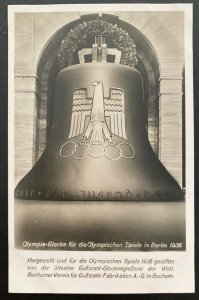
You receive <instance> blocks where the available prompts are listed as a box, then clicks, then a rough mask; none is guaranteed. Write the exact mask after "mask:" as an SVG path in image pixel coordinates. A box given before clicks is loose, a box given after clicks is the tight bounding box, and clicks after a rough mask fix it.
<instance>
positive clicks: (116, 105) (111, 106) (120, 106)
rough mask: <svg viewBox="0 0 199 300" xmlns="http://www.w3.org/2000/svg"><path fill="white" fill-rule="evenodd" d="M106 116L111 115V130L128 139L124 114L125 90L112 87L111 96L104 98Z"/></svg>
mask: <svg viewBox="0 0 199 300" xmlns="http://www.w3.org/2000/svg"><path fill="white" fill-rule="evenodd" d="M104 106H105V117H110V126H111V132H112V133H113V134H115V135H117V136H120V137H121V138H124V139H126V130H125V116H124V91H123V90H122V89H119V88H111V89H110V97H109V98H105V99H104Z"/></svg>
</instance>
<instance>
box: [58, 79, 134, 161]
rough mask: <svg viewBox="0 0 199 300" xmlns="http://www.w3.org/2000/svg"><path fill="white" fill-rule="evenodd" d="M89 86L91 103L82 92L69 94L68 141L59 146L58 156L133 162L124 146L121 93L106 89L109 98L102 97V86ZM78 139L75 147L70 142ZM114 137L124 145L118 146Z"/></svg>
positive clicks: (115, 89)
mask: <svg viewBox="0 0 199 300" xmlns="http://www.w3.org/2000/svg"><path fill="white" fill-rule="evenodd" d="M92 85H93V87H94V92H93V98H92V99H91V98H88V95H87V89H85V88H78V89H76V90H75V91H74V92H73V108H72V117H71V126H70V133H69V136H68V139H69V141H67V142H66V143H64V144H63V145H62V147H61V149H60V156H61V157H70V156H72V157H73V158H75V159H84V158H86V157H87V156H88V155H90V156H92V157H95V158H98V157H102V156H105V157H106V158H107V159H109V160H118V159H120V158H121V157H123V158H134V157H135V150H134V148H133V146H132V145H131V144H129V143H127V142H126V140H127V137H126V130H125V114H124V91H123V90H122V89H120V88H110V95H109V97H104V89H103V82H102V81H94V82H93V84H92ZM80 135H83V138H82V139H81V138H80V139H79V141H78V143H76V142H75V141H73V140H72V138H74V137H78V136H80ZM114 137H120V138H122V139H123V140H124V141H123V142H120V143H118V142H117V141H116V140H115V138H114ZM125 148H126V149H125ZM125 150H128V151H127V153H125V152H124V151H125ZM123 152H124V153H123Z"/></svg>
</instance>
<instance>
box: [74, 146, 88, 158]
mask: <svg viewBox="0 0 199 300" xmlns="http://www.w3.org/2000/svg"><path fill="white" fill-rule="evenodd" d="M83 146H84V147H86V149H87V152H86V154H85V155H84V156H82V157H77V156H75V155H74V154H75V152H76V151H77V148H78V147H83ZM88 149H89V148H88V145H86V144H81V145H76V149H75V152H74V153H73V158H75V159H85V158H86V157H87V156H88V154H89V152H88Z"/></svg>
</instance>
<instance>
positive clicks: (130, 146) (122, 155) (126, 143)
mask: <svg viewBox="0 0 199 300" xmlns="http://www.w3.org/2000/svg"><path fill="white" fill-rule="evenodd" d="M122 145H128V146H130V147H131V149H132V150H133V155H132V156H125V155H123V154H122V157H123V158H134V157H135V150H134V148H133V146H131V144H129V143H121V144H119V145H118V147H121V146H122ZM120 149H121V148H120ZM121 151H122V149H121Z"/></svg>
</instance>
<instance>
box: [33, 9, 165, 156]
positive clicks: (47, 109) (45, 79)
mask: <svg viewBox="0 0 199 300" xmlns="http://www.w3.org/2000/svg"><path fill="white" fill-rule="evenodd" d="M96 17H98V14H89V15H84V16H82V17H80V19H77V20H75V21H73V22H71V23H68V24H66V25H65V26H63V27H62V28H61V29H60V30H58V31H57V32H56V33H55V34H54V35H53V36H52V37H51V39H50V40H49V41H48V43H47V44H46V45H45V47H44V49H43V51H42V54H41V56H40V58H39V62H38V66H37V77H38V103H37V117H36V140H35V161H37V160H38V158H39V157H40V155H41V154H42V152H43V151H44V149H45V146H46V142H47V140H48V137H49V133H50V128H51V123H52V115H53V105H54V89H55V79H56V75H57V73H58V72H59V68H58V64H57V50H58V48H59V46H60V43H61V41H62V39H63V38H64V37H65V36H66V34H67V33H68V32H69V31H70V30H71V29H72V28H73V27H74V26H76V25H77V24H79V23H80V22H82V21H88V20H91V19H94V18H96ZM102 17H103V18H105V19H106V20H107V21H109V22H111V23H113V24H117V25H118V26H119V27H121V28H123V29H124V30H126V31H127V32H128V34H129V35H130V36H131V37H132V38H133V40H134V41H135V44H136V50H137V57H138V64H137V66H136V68H137V69H138V70H139V71H140V72H141V74H142V76H143V83H144V104H145V105H144V106H145V116H146V127H147V130H148V137H149V141H150V143H151V145H152V147H153V149H154V151H155V153H156V154H157V155H158V116H159V115H158V111H159V108H158V94H159V85H158V82H159V78H160V71H159V63H158V59H157V56H156V53H155V50H154V49H153V47H152V45H151V44H150V42H149V41H148V40H147V39H146V37H145V36H144V35H143V34H142V33H141V32H140V31H139V30H138V29H137V28H135V27H134V26H132V25H130V24H129V23H127V22H125V21H122V20H120V19H119V18H118V17H117V16H113V15H109V14H103V15H102Z"/></svg>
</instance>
